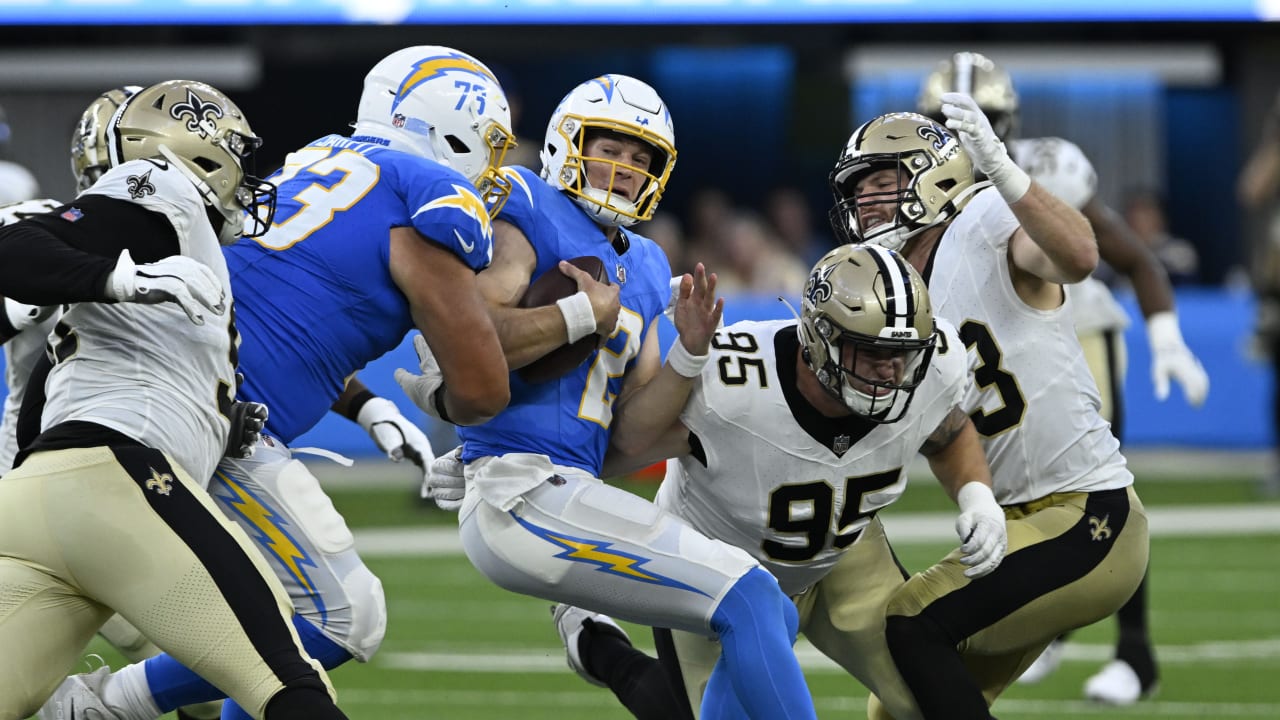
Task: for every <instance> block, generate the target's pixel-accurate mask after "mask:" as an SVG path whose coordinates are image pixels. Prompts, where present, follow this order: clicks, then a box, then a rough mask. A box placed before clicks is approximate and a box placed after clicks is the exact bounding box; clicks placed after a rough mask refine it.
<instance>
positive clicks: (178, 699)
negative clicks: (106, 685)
mask: <svg viewBox="0 0 1280 720" xmlns="http://www.w3.org/2000/svg"><path fill="white" fill-rule="evenodd" d="M293 627H294V628H295V629H296V630H297V632H298V637H299V638H300V639H301V640H302V647H304V648H306V651H307V654H308V655H310V656H311V657H313V658H315V659H316V660H319V661H320V664H321V665H323V666H324V668H325V669H326V670H329V669H332V668H335V667H337V666H339V665H341V664H342V663H344V662H346V661H347V660H350V659H351V654H350V653H348V652H347V651H346V649H344V648H343V647H342V646H341V645H338V644H337V643H335V642H334V641H332V640H330V639H329V638H328V637H325V635H324V633H322V632H320V629H319V628H317V627H316V626H315V625H312V624H311V623H310V621H308V620H305V619H303V618H302V616H300V615H298V614H296V613H295V614H294V616H293ZM143 669H144V670H145V672H146V675H147V685H148V686H149V687H150V688H151V697H152V699H153V700H155V703H156V705H157V706H159V708H160V712H161V713H169V712H173V711H174V710H177V709H178V708H180V707H183V706H186V705H195V704H197V703H203V702H210V701H212V700H221V699H222V698H225V697H226V693H224V692H222V691H221V690H219V689H218V688H216V687H214V686H213V685H211V684H210V683H209V682H207V681H206V680H205V679H204V678H202V677H200V676H199V675H197V674H195V673H194V672H192V671H191V670H188V669H187V667H186V666H185V665H183V664H181V663H179V662H178V661H177V660H174V659H173V658H172V657H169V655H168V653H165V654H161V655H156V656H155V657H150V658H147V659H146V660H145V661H143ZM230 708H234V709H235V710H236V711H238V712H241V713H243V712H244V711H243V710H241V709H240V708H238V707H235V703H225V704H224V706H223V709H222V716H223V717H224V718H225V717H227V712H228V710H229V709H230ZM233 717H244V718H248V717H249V716H248V715H240V716H234V715H233Z"/></svg>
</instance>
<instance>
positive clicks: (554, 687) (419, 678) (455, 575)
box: [93, 477, 1280, 720]
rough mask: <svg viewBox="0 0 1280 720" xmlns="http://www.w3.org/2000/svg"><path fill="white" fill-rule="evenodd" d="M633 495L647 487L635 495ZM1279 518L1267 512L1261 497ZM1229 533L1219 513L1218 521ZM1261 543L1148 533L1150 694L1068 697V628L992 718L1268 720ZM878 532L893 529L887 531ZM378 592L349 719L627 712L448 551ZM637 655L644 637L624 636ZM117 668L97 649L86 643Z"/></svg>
mask: <svg viewBox="0 0 1280 720" xmlns="http://www.w3.org/2000/svg"><path fill="white" fill-rule="evenodd" d="M411 486H412V482H410V481H406V483H405V486H404V488H396V487H391V488H387V487H385V486H383V487H380V488H378V489H366V490H354V489H351V487H350V486H344V487H342V488H335V489H333V491H332V493H331V494H332V496H333V498H334V501H335V503H336V504H337V506H338V508H339V509H340V510H342V511H343V512H344V513H345V514H347V516H348V518H349V520H350V522H351V524H352V526H353V528H355V529H356V533H357V535H359V534H360V530H361V529H362V528H370V527H375V526H410V525H417V526H421V525H423V524H428V525H437V526H445V525H448V524H451V523H453V522H454V518H453V516H452V515H448V514H445V513H442V512H440V511H438V510H436V509H435V508H434V507H433V506H428V505H424V504H423V503H421V502H419V501H418V500H417V498H416V495H415V494H414V493H413V492H412V490H411V489H410V488H411ZM633 487H634V488H635V489H637V490H639V491H640V492H651V486H648V485H635V486H633ZM1140 488H1141V492H1142V495H1143V498H1144V500H1145V502H1146V504H1147V505H1148V507H1149V508H1161V507H1170V506H1181V507H1194V506H1196V505H1201V504H1205V503H1209V502H1212V503H1213V504H1215V505H1217V504H1223V503H1235V504H1238V505H1241V506H1243V505H1249V504H1251V505H1253V506H1254V507H1257V506H1258V504H1259V503H1260V502H1261V501H1259V500H1257V499H1256V498H1255V497H1254V489H1253V485H1252V483H1251V482H1250V481H1249V480H1248V479H1246V478H1243V477H1237V478H1227V479H1224V480H1218V481H1215V482H1214V483H1212V484H1209V483H1197V482H1186V481H1181V480H1178V481H1168V482H1160V481H1152V482H1141V484H1140ZM1266 507H1269V508H1272V509H1275V510H1276V511H1278V512H1280V504H1277V503H1274V502H1268V503H1266ZM947 509H949V508H948V506H947V501H946V499H945V498H943V497H942V493H941V491H939V490H937V488H936V486H928V485H927V486H924V487H919V488H914V489H913V490H912V491H909V492H907V493H906V495H905V497H904V499H903V501H902V502H901V503H899V505H898V506H895V507H894V508H892V509H891V513H902V512H921V511H939V510H947ZM1221 521H1222V525H1224V526H1229V525H1230V524H1231V518H1230V517H1222V518H1221ZM1263 532H1265V533H1269V534H1260V535H1235V536H1204V537H1156V538H1155V539H1153V541H1152V572H1151V588H1150V590H1151V600H1152V602H1151V605H1152V632H1153V635H1154V638H1155V641H1156V643H1157V654H1158V659H1159V660H1160V667H1161V671H1162V674H1163V682H1162V689H1161V691H1160V693H1159V695H1158V696H1157V697H1156V698H1155V699H1154V700H1149V701H1146V702H1143V703H1140V704H1139V705H1138V706H1135V707H1132V708H1126V709H1123V710H1117V709H1107V708H1102V707H1098V706H1095V705H1092V704H1090V703H1088V702H1086V701H1084V700H1083V699H1082V694H1081V687H1082V685H1083V683H1084V680H1085V678H1086V677H1088V676H1089V675H1090V674H1092V673H1093V672H1094V671H1096V669H1097V668H1099V667H1100V666H1101V665H1102V663H1103V662H1105V661H1106V660H1107V659H1109V657H1110V652H1111V648H1110V643H1111V642H1112V639H1113V637H1114V622H1113V621H1111V620H1107V621H1104V622H1102V623H1100V624H1098V625H1096V626H1093V627H1090V628H1087V629H1084V630H1082V631H1080V632H1078V633H1077V634H1076V635H1075V636H1074V638H1073V642H1072V644H1071V645H1070V650H1069V653H1068V656H1067V660H1066V662H1065V663H1064V664H1063V666H1062V667H1061V669H1060V670H1059V671H1058V672H1057V673H1056V674H1054V675H1053V676H1051V677H1050V678H1049V679H1048V680H1046V681H1045V682H1044V683H1042V684H1041V685H1038V686H1034V687H1026V686H1017V687H1015V688H1013V689H1012V690H1011V691H1010V692H1009V693H1007V695H1006V696H1005V697H1004V698H1002V699H1001V700H1000V701H999V702H998V703H997V704H996V706H995V713H996V714H997V715H998V716H999V717H1000V718H1001V719H1002V720H1019V719H1020V718H1026V719H1032V718H1036V719H1043V718H1065V717H1090V718H1125V719H1128V720H1137V719H1146V718H1170V717H1173V718H1177V717H1195V718H1198V719H1200V720H1215V719H1218V718H1224V719H1225V718H1280V681H1277V678H1280V599H1278V598H1280V523H1278V524H1277V526H1276V527H1274V529H1271V530H1264V531H1263ZM890 534H891V536H892V530H891V533H890ZM895 545H896V546H897V548H898V550H899V554H900V555H901V558H902V560H903V562H904V563H905V564H906V565H907V566H908V567H909V568H913V569H918V568H923V567H925V566H927V565H928V564H930V563H932V561H933V560H935V559H936V558H938V557H940V556H941V555H942V554H944V553H945V552H946V551H947V550H948V549H949V548H948V546H947V545H946V544H944V543H939V542H923V543H905V544H904V543H895ZM366 559H367V562H368V564H369V566H370V567H371V568H372V569H373V570H374V572H376V573H377V574H378V575H379V576H380V577H381V578H382V581H383V583H384V585H385V588H386V593H387V601H388V608H389V612H390V620H389V624H388V628H387V637H386V641H385V642H384V643H383V645H382V649H381V651H380V652H379V654H378V655H377V656H376V657H375V658H374V660H373V661H372V662H371V663H369V664H367V665H358V664H354V663H352V664H348V665H347V666H345V667H342V668H339V669H338V670H336V671H334V672H333V673H332V678H333V681H334V683H335V684H336V686H337V687H338V690H339V701H340V704H341V706H342V707H343V709H344V710H345V711H346V712H347V714H348V715H349V716H350V717H352V718H353V719H355V720H398V719H400V718H404V719H406V720H407V719H409V718H414V719H418V718H450V719H453V718H456V719H460V720H486V719H490V718H492V719H495V720H496V719H497V718H504V719H505V718H511V717H520V718H525V719H528V720H538V719H546V720H551V719H553V718H554V719H555V720H609V719H613V718H617V719H620V720H621V719H625V718H628V717H630V716H629V715H628V714H627V713H626V712H625V711H624V710H622V708H621V706H620V705H618V703H617V702H616V701H615V700H614V698H613V696H612V695H611V694H610V693H609V692H608V691H607V690H603V689H599V688H596V687H592V686H590V685H587V684H586V683H584V682H582V681H581V680H580V679H579V678H578V677H577V676H576V675H574V674H573V673H572V672H571V671H570V670H569V669H568V668H567V667H566V665H565V661H564V653H563V650H562V648H561V646H560V643H559V639H558V637H557V636H556V632H555V629H554V627H553V626H552V624H551V622H550V615H549V612H548V607H549V604H548V603H546V602H543V601H540V600H536V599H532V598H527V597H523V596H518V595H514V594H511V593H508V592H506V591H503V590H500V589H498V588H496V587H494V586H492V585H490V584H489V583H488V582H487V581H486V580H485V579H484V578H483V577H481V576H480V574H479V573H478V572H477V571H475V570H474V569H473V568H472V567H471V566H470V564H469V563H468V562H467V560H466V559H465V558H464V557H462V556H461V555H453V554H447V555H444V556H437V557H425V556H411V555H410V556H404V555H396V556H390V555H388V556H378V555H370V556H368V557H367V558H366ZM628 629H629V630H630V631H631V634H632V638H633V640H635V641H636V644H637V645H639V646H641V647H646V648H651V647H652V644H651V640H650V638H649V635H648V631H647V630H646V629H643V628H637V627H634V626H629V627H628ZM93 649H94V650H95V651H97V652H100V653H102V654H103V655H104V656H105V657H107V658H108V660H109V661H111V662H112V664H115V663H116V662H118V658H117V657H115V656H114V655H113V654H112V653H111V652H110V651H109V649H107V648H106V646H105V645H103V644H102V643H101V642H100V641H95V645H94V648H93ZM801 652H802V653H803V654H802V658H803V659H804V660H805V661H806V669H807V674H808V677H809V681H810V687H811V689H812V691H813V693H814V696H815V698H816V702H817V707H818V712H819V714H820V716H821V717H823V718H860V717H865V714H864V708H865V705H866V691H865V690H864V689H863V688H862V687H861V686H860V685H859V684H858V683H857V682H856V681H854V680H853V679H851V678H849V677H847V676H845V675H843V674H842V673H841V672H840V671H838V670H837V669H836V668H835V667H834V666H832V665H829V664H825V663H824V662H822V661H820V660H819V659H818V658H817V657H816V653H814V652H813V651H812V649H811V648H806V647H804V646H803V645H802V646H801Z"/></svg>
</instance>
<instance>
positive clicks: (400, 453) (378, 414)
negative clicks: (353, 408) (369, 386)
mask: <svg viewBox="0 0 1280 720" xmlns="http://www.w3.org/2000/svg"><path fill="white" fill-rule="evenodd" d="M356 422H358V423H360V427H362V428H364V431H365V432H367V433H369V437H371V438H373V442H374V443H376V444H377V446H378V449H379V450H381V451H382V452H384V453H386V454H387V457H388V458H389V459H391V460H392V461H394V462H400V461H402V460H405V459H408V460H409V462H411V463H413V464H414V465H417V466H418V468H419V469H421V470H422V472H423V478H424V480H425V477H426V472H427V467H428V466H429V465H431V461H432V460H435V459H436V456H435V453H433V452H432V451H431V441H430V440H428V439H427V436H426V435H424V434H423V433H422V430H420V429H418V426H417V425H414V424H413V423H412V422H411V421H410V420H409V418H407V417H405V416H404V415H402V414H401V413H400V408H398V407H396V404H395V403H393V402H391V401H390V400H388V399H386V398H382V397H375V398H371V399H370V400H369V401H368V402H366V403H365V404H364V405H363V406H362V407H361V408H360V412H358V413H356Z"/></svg>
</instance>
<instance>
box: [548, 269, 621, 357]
mask: <svg viewBox="0 0 1280 720" xmlns="http://www.w3.org/2000/svg"><path fill="white" fill-rule="evenodd" d="M560 272H562V273H564V274H565V276H567V277H569V278H572V279H573V281H574V282H576V283H578V291H579V292H584V293H586V294H587V299H588V300H590V301H591V314H592V315H594V316H595V319H596V334H597V335H600V336H602V337H606V338H607V337H609V336H610V335H612V334H613V331H614V329H615V328H617V327H618V314H619V313H620V312H622V300H621V298H620V297H619V293H620V292H621V288H619V287H618V286H617V285H613V284H610V283H602V282H597V281H596V279H595V278H593V277H591V275H590V274H589V273H587V272H585V271H584V270H582V269H581V268H579V267H577V266H576V265H574V264H573V263H571V262H569V261H567V260H561V261H560Z"/></svg>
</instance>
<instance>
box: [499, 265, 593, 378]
mask: <svg viewBox="0 0 1280 720" xmlns="http://www.w3.org/2000/svg"><path fill="white" fill-rule="evenodd" d="M569 262H570V263H571V264H572V265H574V266H575V267H577V268H578V269H580V270H582V271H584V272H586V273H588V274H590V275H591V277H593V278H595V279H596V281H597V282H602V283H605V284H606V285H607V284H609V274H608V272H607V271H606V270H605V266H604V261H603V260H601V259H600V258H598V257H594V256H591V255H584V256H582V257H576V258H573V259H571V260H569ZM576 292H578V283H576V282H575V281H574V280H573V278H570V277H569V276H568V275H565V274H564V273H562V272H560V268H559V267H554V266H553V267H552V268H551V269H550V270H547V271H546V272H544V273H542V275H540V276H538V279H536V280H534V281H533V282H531V283H529V288H528V289H527V290H525V293H524V297H522V298H520V307H522V308H531V307H542V306H543V305H551V304H554V303H555V302H556V301H557V300H560V299H562V298H567V297H569V296H570V295H572V294H574V293H576ZM604 340H605V338H603V337H601V336H600V335H598V334H594V333H593V334H591V335H588V336H586V337H584V338H582V339H580V340H578V341H577V342H575V343H565V344H564V345H561V346H560V347H558V348H556V349H555V350H552V351H551V352H549V353H547V354H546V355H543V356H542V357H540V358H538V359H537V360H534V361H533V362H531V363H529V364H528V365H525V366H524V367H522V368H520V369H519V370H517V371H516V374H518V375H519V376H520V379H521V380H524V381H525V382H527V383H541V382H547V381H548V380H555V379H557V378H560V377H563V376H565V375H567V374H569V373H570V372H572V371H573V370H574V369H575V368H577V367H578V366H579V365H581V364H582V363H583V361H585V360H586V359H587V358H588V357H589V356H590V355H591V353H592V351H593V350H595V349H596V348H598V347H600V344H601V343H602V342H604Z"/></svg>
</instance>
